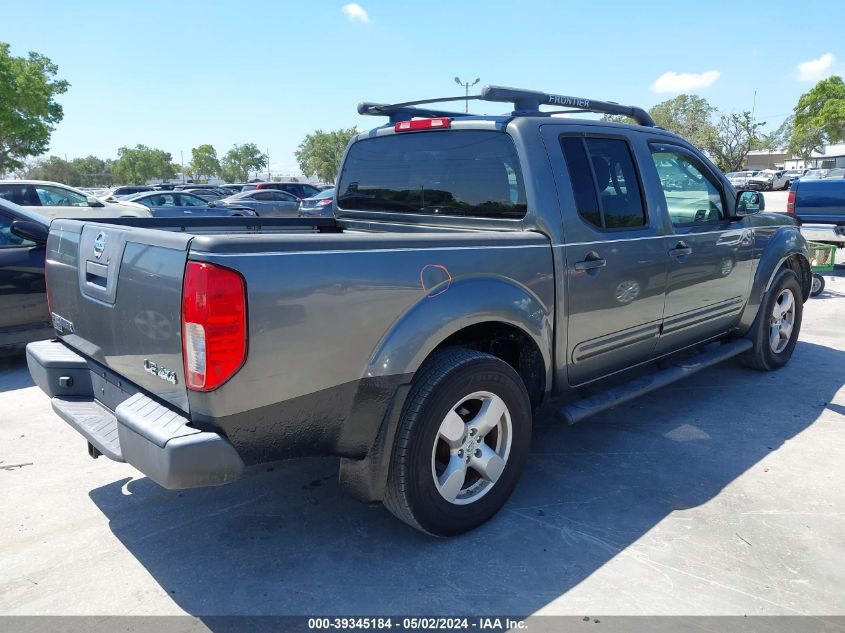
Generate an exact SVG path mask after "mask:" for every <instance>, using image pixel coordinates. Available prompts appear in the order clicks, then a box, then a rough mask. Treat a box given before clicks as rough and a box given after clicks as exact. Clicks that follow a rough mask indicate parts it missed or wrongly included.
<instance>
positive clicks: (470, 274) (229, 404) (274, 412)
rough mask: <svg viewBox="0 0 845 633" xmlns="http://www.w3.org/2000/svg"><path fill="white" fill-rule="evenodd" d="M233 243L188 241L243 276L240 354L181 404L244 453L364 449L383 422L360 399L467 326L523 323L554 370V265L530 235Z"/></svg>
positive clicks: (402, 376)
mask: <svg viewBox="0 0 845 633" xmlns="http://www.w3.org/2000/svg"><path fill="white" fill-rule="evenodd" d="M237 242H238V240H237V239H233V238H231V237H229V238H226V239H225V240H223V241H218V240H216V238H214V237H199V238H196V239H195V240H194V242H193V243H192V252H191V255H190V258H191V259H202V260H206V261H211V262H214V263H216V264H219V265H222V266H226V267H229V268H233V269H235V270H237V271H239V272H240V273H241V274H243V276H244V278H245V279H246V284H247V295H248V296H247V301H248V311H249V317H248V318H249V344H248V356H247V361H246V363H245V365H244V367H243V368H242V369H241V370H240V372H239V373H238V374H237V375H236V376H235V377H234V378H232V379H231V380H230V381H229V382H228V383H226V384H225V385H223V386H222V387H221V388H220V389H218V390H217V391H214V392H211V393H194V392H191V393H190V394H189V400H190V408H191V414H192V418H195V419H198V420H200V421H201V420H202V419H207V420H208V422H209V423H212V424H215V425H218V426H220V427H221V428H223V430H224V431H225V432H226V433H227V434H228V435H229V437H230V439H232V440H233V441H234V442H235V443H236V445H238V447H239V450H240V451H243V452H244V453H247V457H248V459H249V453H250V452H251V453H252V457H253V458H252V459H251V460H250V461H265V460H267V459H270V458H272V457H280V456H288V455H290V454H303V453H306V454H307V453H312V452H314V453H321V452H323V453H324V452H333V453H336V454H341V455H345V456H352V457H360V456H363V454H365V453H366V450H367V448H368V447H369V446H370V445H371V444H372V441H373V439H374V436H375V433H376V431H377V428H378V425H379V423H380V422H381V420H380V419H373V415H372V413H373V410H372V409H371V408H369V405H370V404H372V403H371V402H368V400H372V399H375V400H379V399H383V398H386V397H389V393H391V392H392V390H393V389H394V388H395V386H396V385H397V384H400V383H401V382H405V381H408V380H409V379H410V377H411V376H412V374H413V373H414V372H415V371H416V369H417V368H418V367H419V365H420V363H422V361H423V360H424V359H425V357H426V356H427V355H428V353H430V352H431V351H432V350H433V349H434V348H435V347H436V346H437V345H438V344H439V343H440V342H442V341H443V340H444V339H445V338H446V337H448V336H449V335H450V334H452V333H454V332H456V331H458V330H459V329H461V328H463V327H466V326H469V325H472V324H474V323H481V322H485V321H502V322H507V323H512V324H514V325H516V326H517V327H520V328H521V329H523V331H525V332H526V333H527V334H528V335H529V336H531V337H532V339H534V340H535V342H536V343H537V344H538V346H539V347H540V349H541V350H542V352H543V355H544V358H545V359H546V366H547V369H548V370H550V368H551V342H552V329H551V328H552V322H553V321H552V319H553V314H554V275H553V271H552V252H551V247H550V245H549V242H548V240H547V238H545V237H544V236H542V235H540V234H537V233H516V232H510V233H505V232H492V231H485V232H477V233H467V234H450V235H443V234H416V235H414V236H413V237H411V236H409V235H403V236H397V235H396V234H386V233H380V234H377V233H371V234H367V233H359V234H352V233H344V234H334V235H332V234H322V235H311V236H308V239H303V238H302V237H293V238H291V239H289V240H285V239H283V238H282V239H280V238H272V237H268V238H262V237H258V238H253V240H251V241H250V242H245V241H244V242H242V246H243V247H246V248H248V249H252V250H253V252H237V251H238V250H239V245H238V243H237ZM262 242H263V243H262ZM227 251H230V252H227ZM549 375H550V374H549ZM376 409H378V410H382V409H381V408H380V407H376ZM361 411H367V413H366V414H365V415H360V413H361Z"/></svg>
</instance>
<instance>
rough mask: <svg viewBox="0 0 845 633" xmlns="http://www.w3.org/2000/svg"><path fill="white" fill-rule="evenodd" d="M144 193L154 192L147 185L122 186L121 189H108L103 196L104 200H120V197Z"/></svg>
mask: <svg viewBox="0 0 845 633" xmlns="http://www.w3.org/2000/svg"><path fill="white" fill-rule="evenodd" d="M144 191H153V188H152V187H148V186H147V185H122V186H120V187H112V188H111V189H107V190H106V191H105V193H104V194H103V195H102V199H103V200H109V199H115V200H116V199H118V197H119V196H129V195H131V194H133V193H143V192H144Z"/></svg>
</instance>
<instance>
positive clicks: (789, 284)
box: [741, 268, 804, 371]
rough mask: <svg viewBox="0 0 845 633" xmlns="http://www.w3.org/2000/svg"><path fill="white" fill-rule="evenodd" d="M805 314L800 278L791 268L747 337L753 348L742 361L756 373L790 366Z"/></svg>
mask: <svg viewBox="0 0 845 633" xmlns="http://www.w3.org/2000/svg"><path fill="white" fill-rule="evenodd" d="M803 311H804V303H803V294H802V292H801V284H800V283H799V282H798V275H796V274H795V272H794V271H792V270H789V269H788V268H782V269H781V270H780V271H778V273H777V275H776V276H775V279H774V281H773V282H772V286H771V288H769V291H768V292H767V293H766V296H765V297H764V299H763V303H762V304H761V305H760V311H759V312H758V313H757V318H756V319H755V320H754V324H753V325H752V326H751V331H750V332H749V333H748V336H749V338H751V341H752V342H753V343H754V346H753V347H752V348H751V349H750V350H748V351H747V352H746V353H745V354H744V355H743V356H742V357H741V358H742V361H743V363H744V364H745V365H746V366H748V367H751V368H753V369H759V370H761V371H772V370H773V369H779V368H781V367H783V366H784V365H786V363H788V362H789V359H790V358H791V357H792V352H793V350H794V349H795V345H796V343H797V342H798V334H799V332H800V331H801V318H802V315H803Z"/></svg>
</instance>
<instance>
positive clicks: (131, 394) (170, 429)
mask: <svg viewBox="0 0 845 633" xmlns="http://www.w3.org/2000/svg"><path fill="white" fill-rule="evenodd" d="M26 362H27V365H28V366H29V372H30V374H32V378H33V380H35V383H36V384H37V385H38V386H39V387H41V389H42V390H43V391H44V392H45V393H46V394H47V395H48V396H50V398H51V399H52V405H53V409H54V410H55V412H56V413H57V414H58V415H59V417H61V418H62V419H63V420H64V421H65V422H67V423H68V424H70V425H71V426H72V427H73V428H74V429H76V430H77V431H78V432H79V433H80V434H81V435H82V436H83V437H85V439H87V440H88V442H89V444H91V446H93V447H94V448H95V449H96V450H97V451H98V452H99V453H102V454H103V455H105V456H107V457H109V458H110V459H113V460H115V461H122V462H127V463H129V464H131V465H132V466H134V467H135V468H137V469H138V470H140V471H141V472H142V473H144V474H145V475H146V476H147V477H149V478H150V479H152V480H153V481H155V482H156V483H158V484H160V485H161V486H164V487H165V488H173V489H178V488H198V487H202V486H217V485H221V484H226V483H230V482H232V481H234V480H236V479H238V478H239V477H240V476H241V474H242V473H243V469H244V463H243V461H242V460H241V458H240V456H239V455H238V453H237V451H235V448H234V447H233V446H232V445H231V444H230V443H229V441H228V440H227V439H226V438H224V437H223V436H222V435H220V434H218V433H211V432H208V431H201V430H199V429H196V428H194V427H192V426H191V425H190V421H189V420H188V418H186V417H185V416H184V414H183V412H181V411H179V410H177V409H172V408H170V407H168V406H165V405H163V404H161V403H160V402H159V401H158V400H154V399H152V398H150V397H149V396H147V395H146V394H145V393H144V392H142V391H140V390H139V389H138V388H137V387H135V386H134V385H132V384H130V383H127V382H126V381H125V380H122V379H121V378H120V377H119V376H117V375H116V374H114V373H112V372H110V371H109V370H107V369H105V368H103V367H102V366H100V365H98V364H97V363H95V362H93V361H91V360H89V359H86V358H85V357H83V356H81V355H79V354H77V353H76V352H75V351H73V350H72V349H71V348H70V347H68V346H67V345H65V344H64V343H62V342H61V341H57V340H52V341H38V342H36V343H30V344H29V345H27V347H26ZM92 454H94V455H96V454H97V453H93V452H92Z"/></svg>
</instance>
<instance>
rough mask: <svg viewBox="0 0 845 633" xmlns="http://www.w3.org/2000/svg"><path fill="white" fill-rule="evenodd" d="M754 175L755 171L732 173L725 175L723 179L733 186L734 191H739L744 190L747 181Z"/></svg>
mask: <svg viewBox="0 0 845 633" xmlns="http://www.w3.org/2000/svg"><path fill="white" fill-rule="evenodd" d="M756 174H757V172H756V171H732V172H729V173H727V174H725V177H726V178H727V179H728V181H729V182H730V183H731V184H732V185H733V186H734V189H737V190H741V189H744V188H745V185H746V183H747V182H748V179H749V178H751V177H752V176H754V175H756Z"/></svg>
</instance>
